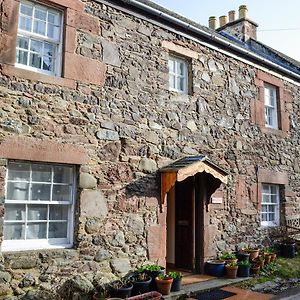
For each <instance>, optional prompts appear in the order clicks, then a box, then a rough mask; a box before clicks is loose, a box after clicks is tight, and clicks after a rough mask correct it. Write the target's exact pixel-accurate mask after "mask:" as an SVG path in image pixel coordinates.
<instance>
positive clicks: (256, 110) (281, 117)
mask: <svg viewBox="0 0 300 300" xmlns="http://www.w3.org/2000/svg"><path fill="white" fill-rule="evenodd" d="M255 83H256V85H257V87H258V99H254V100H253V101H252V102H251V121H252V122H253V123H255V124H257V125H258V126H259V127H260V129H261V131H262V132H264V133H271V134H274V133H275V134H287V133H288V131H289V129H290V123H289V113H288V111H287V110H286V103H289V102H292V95H291V93H290V92H289V91H287V90H285V88H284V83H283V80H281V79H279V78H277V77H275V76H273V75H270V74H268V73H266V72H263V71H260V70H258V71H257V78H256V80H255Z"/></svg>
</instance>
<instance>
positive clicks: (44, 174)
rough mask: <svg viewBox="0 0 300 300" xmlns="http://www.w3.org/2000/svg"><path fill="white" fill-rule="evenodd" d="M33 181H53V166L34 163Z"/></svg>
mask: <svg viewBox="0 0 300 300" xmlns="http://www.w3.org/2000/svg"><path fill="white" fill-rule="evenodd" d="M32 181H37V182H51V167H50V166H48V165H32Z"/></svg>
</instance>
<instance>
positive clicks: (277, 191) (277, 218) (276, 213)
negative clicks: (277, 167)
mask: <svg viewBox="0 0 300 300" xmlns="http://www.w3.org/2000/svg"><path fill="white" fill-rule="evenodd" d="M264 188H265V189H268V192H267V193H265V192H264ZM272 188H273V189H274V188H275V193H272ZM272 196H275V199H276V202H275V203H274V202H271V197H272ZM265 197H267V198H268V199H269V200H268V201H267V202H264V198H265ZM264 206H265V207H266V208H267V209H266V212H263V207H264ZM270 206H274V207H275V209H274V221H270V220H268V221H263V220H262V215H263V214H270V213H272V212H270V211H269V210H268V208H269V207H270ZM260 218H261V226H264V227H274V226H279V225H280V189H279V185H276V184H267V183H264V184H262V190H261V213H260Z"/></svg>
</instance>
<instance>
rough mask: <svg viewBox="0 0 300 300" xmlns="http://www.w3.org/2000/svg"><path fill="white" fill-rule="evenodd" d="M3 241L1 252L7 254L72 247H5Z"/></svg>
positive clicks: (68, 245) (68, 247) (70, 246)
mask: <svg viewBox="0 0 300 300" xmlns="http://www.w3.org/2000/svg"><path fill="white" fill-rule="evenodd" d="M5 244H6V243H5V241H3V242H2V246H1V251H2V252H5V253H8V252H20V251H40V250H51V249H70V248H72V247H73V245H72V244H62V245H47V246H44V245H41V246H36V247H34V245H30V246H29V245H27V246H26V245H24V246H23V245H22V246H19V245H15V246H12V245H5Z"/></svg>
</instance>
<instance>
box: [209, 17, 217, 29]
mask: <svg viewBox="0 0 300 300" xmlns="http://www.w3.org/2000/svg"><path fill="white" fill-rule="evenodd" d="M208 27H209V28H210V29H213V30H216V29H217V18H216V17H215V16H212V17H209V20H208Z"/></svg>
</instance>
